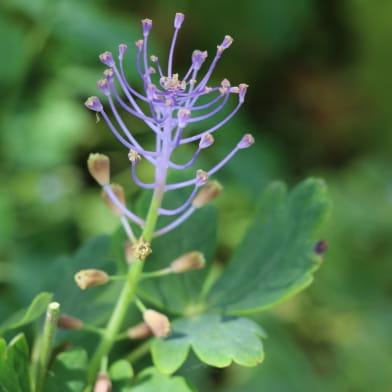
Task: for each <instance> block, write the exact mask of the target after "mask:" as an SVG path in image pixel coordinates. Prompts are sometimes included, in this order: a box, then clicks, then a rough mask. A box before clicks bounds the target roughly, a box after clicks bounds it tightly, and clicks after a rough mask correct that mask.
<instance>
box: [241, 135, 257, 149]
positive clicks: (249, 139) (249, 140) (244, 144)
mask: <svg viewBox="0 0 392 392" xmlns="http://www.w3.org/2000/svg"><path fill="white" fill-rule="evenodd" d="M254 142H255V139H254V137H253V136H252V135H251V134H250V133H247V134H246V135H244V136H243V137H242V139H241V140H240V142H239V143H238V145H237V147H238V148H240V149H243V148H248V147H250V146H251V145H252V144H253V143H254Z"/></svg>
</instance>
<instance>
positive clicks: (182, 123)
mask: <svg viewBox="0 0 392 392" xmlns="http://www.w3.org/2000/svg"><path fill="white" fill-rule="evenodd" d="M177 118H178V127H179V128H185V127H186V124H188V121H189V120H190V118H191V111H190V110H188V109H180V110H179V111H178V113H177Z"/></svg>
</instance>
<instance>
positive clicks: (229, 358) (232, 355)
mask: <svg viewBox="0 0 392 392" xmlns="http://www.w3.org/2000/svg"><path fill="white" fill-rule="evenodd" d="M172 328H173V333H172V335H171V336H169V337H167V338H165V339H156V340H154V342H153V345H152V350H151V351H152V357H153V361H154V364H155V366H156V367H157V368H158V370H160V371H161V372H163V373H173V372H175V371H176V370H177V369H178V368H179V367H180V366H181V365H182V364H183V363H184V362H185V360H186V357H187V356H188V353H189V350H190V348H192V349H193V351H194V352H195V354H196V356H197V357H198V358H199V359H200V360H201V361H202V362H204V363H206V364H208V365H210V366H215V367H220V368H221V367H226V366H229V365H230V364H231V363H232V362H233V361H234V362H236V363H238V364H240V365H242V366H256V365H258V364H259V363H261V362H262V361H263V359H264V352H263V345H262V342H261V339H260V338H261V337H264V336H265V335H264V332H263V330H262V329H261V328H260V326H259V325H257V324H256V323H255V322H253V321H251V320H249V319H246V318H240V317H236V316H222V315H218V314H204V315H201V316H198V317H195V318H187V319H178V320H176V321H174V322H173V324H172Z"/></svg>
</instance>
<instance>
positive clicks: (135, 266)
mask: <svg viewBox="0 0 392 392" xmlns="http://www.w3.org/2000/svg"><path fill="white" fill-rule="evenodd" d="M162 197H163V192H162V189H160V188H157V189H156V190H155V192H154V195H153V197H152V200H151V204H150V208H149V211H148V214H147V219H146V224H145V227H144V230H143V234H142V236H143V237H144V238H145V239H146V240H147V241H151V238H152V233H153V232H154V229H155V225H156V222H157V219H158V208H159V207H160V205H161V202H162ZM143 265H144V263H143V262H142V261H141V260H140V259H136V260H135V261H134V262H133V263H132V264H131V265H130V266H129V270H128V273H127V275H126V277H125V283H124V286H123V288H122V290H121V293H120V296H119V297H118V300H117V303H116V305H115V308H114V311H113V313H112V315H111V317H110V320H109V322H108V324H107V326H106V329H105V331H104V333H103V334H102V338H101V341H100V342H99V344H98V347H97V348H96V350H95V353H94V355H93V356H92V358H91V361H90V366H89V369H88V373H87V381H88V386H87V388H86V390H85V392H89V391H91V390H92V385H93V384H94V381H95V377H96V375H97V372H98V370H99V368H100V365H101V361H102V359H103V358H104V357H106V356H107V355H108V353H109V352H110V350H111V348H112V346H113V344H114V343H115V342H116V340H117V334H118V332H119V330H120V328H121V324H122V322H123V321H124V318H125V315H126V313H127V311H128V306H129V304H130V303H131V302H132V300H133V299H134V296H135V293H136V288H137V284H138V282H139V280H140V278H141V276H142V272H143Z"/></svg>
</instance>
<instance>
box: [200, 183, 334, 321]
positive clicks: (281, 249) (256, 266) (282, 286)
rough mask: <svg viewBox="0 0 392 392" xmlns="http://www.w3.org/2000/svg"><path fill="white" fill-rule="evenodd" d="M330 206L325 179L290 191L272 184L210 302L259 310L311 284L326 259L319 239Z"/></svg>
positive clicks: (236, 310)
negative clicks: (320, 252) (318, 243)
mask: <svg viewBox="0 0 392 392" xmlns="http://www.w3.org/2000/svg"><path fill="white" fill-rule="evenodd" d="M329 210H330V203H329V200H328V197H327V195H326V186H325V183H324V182H323V181H321V180H318V179H308V180H305V181H304V182H302V183H301V184H300V185H298V186H297V187H296V188H294V189H293V191H292V192H291V193H290V194H289V195H287V191H286V188H285V186H284V185H283V184H280V183H275V184H273V185H271V186H270V187H269V188H268V189H267V190H266V191H265V192H264V194H263V195H262V197H261V200H260V204H259V205H258V208H257V211H256V214H255V219H254V223H253V224H252V226H251V227H250V229H249V231H248V233H247V234H246V235H245V238H244V240H243V241H242V244H241V245H240V247H239V249H238V250H237V252H236V253H235V255H234V256H233V258H232V260H231V262H230V264H229V266H228V267H227V268H226V270H225V271H224V272H223V274H222V275H221V277H220V278H219V279H218V280H217V282H216V283H215V285H214V286H213V287H212V289H211V291H210V293H209V295H208V297H207V300H206V303H207V306H209V308H211V309H215V310H216V309H219V310H221V311H223V312H225V313H229V314H244V313H251V312H257V311H260V310H263V309H265V308H268V307H270V306H272V305H274V304H276V303H278V302H280V301H282V300H284V299H286V298H288V297H290V296H292V295H294V294H296V293H297V292H299V291H301V290H303V289H304V288H305V287H307V286H308V285H309V284H310V283H311V282H312V279H313V277H312V273H313V272H314V271H315V270H316V269H317V268H318V266H319V265H320V262H321V255H319V254H317V252H316V251H315V243H316V241H317V239H318V238H317V233H318V231H319V229H320V227H321V225H322V224H323V222H324V221H325V219H326V217H327V215H328V213H329Z"/></svg>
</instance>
